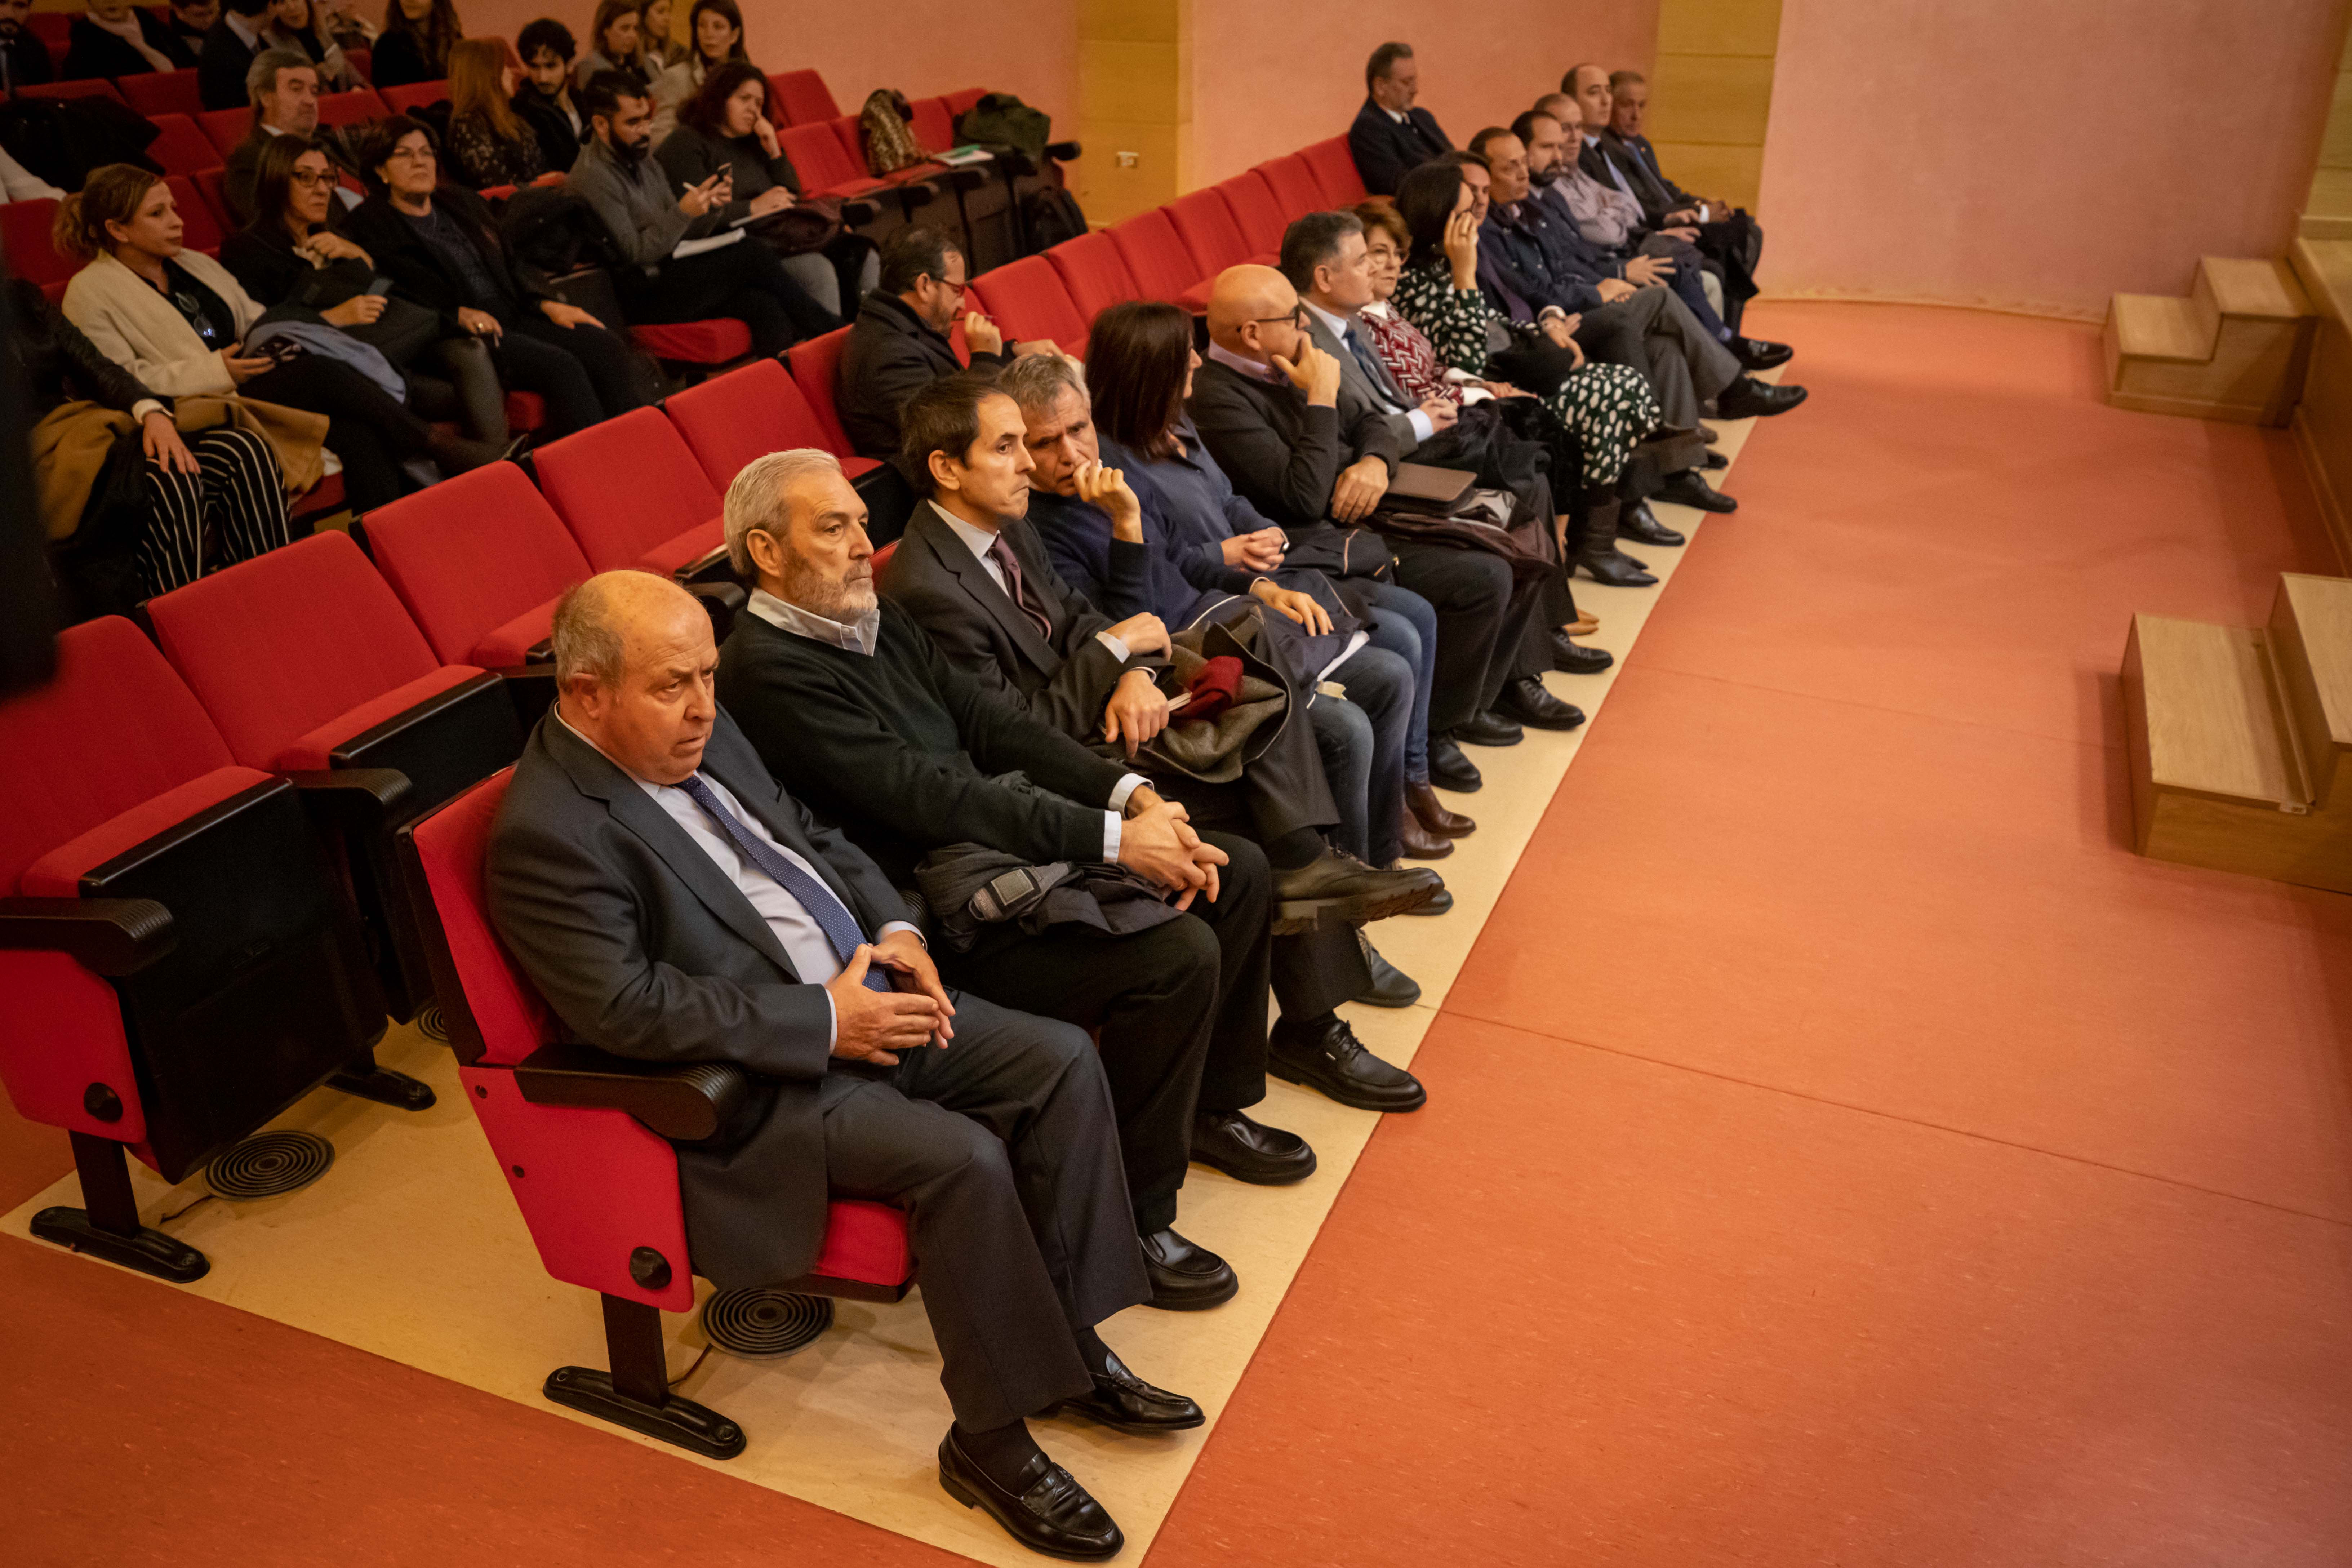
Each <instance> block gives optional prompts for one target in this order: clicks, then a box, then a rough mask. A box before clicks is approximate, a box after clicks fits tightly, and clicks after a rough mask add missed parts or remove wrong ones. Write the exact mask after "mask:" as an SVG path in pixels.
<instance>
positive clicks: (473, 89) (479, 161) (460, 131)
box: [448, 38, 547, 191]
mask: <svg viewBox="0 0 2352 1568" xmlns="http://www.w3.org/2000/svg"><path fill="white" fill-rule="evenodd" d="M521 79H522V73H520V71H518V70H516V69H515V68H514V67H513V66H511V65H509V64H508V63H507V48H506V46H505V45H504V44H502V43H500V42H499V40H498V39H496V38H460V39H459V40H457V44H456V45H455V47H452V48H451V49H450V50H449V149H448V150H449V168H450V171H451V172H452V173H453V174H456V175H457V178H458V179H459V180H460V181H462V182H464V183H465V184H468V185H471V186H472V187H473V188H474V189H476V190H478V191H487V190H488V189H489V188H491V187H492V186H493V185H527V184H530V183H531V182H532V181H533V180H536V179H537V178H539V177H540V175H541V174H545V173H546V172H547V164H546V163H545V161H544V160H543V159H541V156H540V153H539V137H538V136H537V135H536V134H534V133H533V132H532V131H531V128H530V126H528V125H525V124H524V123H523V121H522V116H521V115H520V114H517V113H516V112H515V110H514V102H513V99H514V89H515V88H516V87H517V86H518V85H519V84H520V81H521Z"/></svg>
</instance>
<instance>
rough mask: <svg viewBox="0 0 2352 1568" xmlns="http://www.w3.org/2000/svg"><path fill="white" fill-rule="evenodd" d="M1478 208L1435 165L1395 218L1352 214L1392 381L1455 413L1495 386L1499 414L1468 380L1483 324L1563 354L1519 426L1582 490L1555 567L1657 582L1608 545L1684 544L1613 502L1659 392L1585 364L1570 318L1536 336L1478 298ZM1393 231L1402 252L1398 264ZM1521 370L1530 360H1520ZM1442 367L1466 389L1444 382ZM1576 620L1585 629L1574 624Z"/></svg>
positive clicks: (1406, 189)
mask: <svg viewBox="0 0 2352 1568" xmlns="http://www.w3.org/2000/svg"><path fill="white" fill-rule="evenodd" d="M1367 205H1368V206H1369V205H1370V204H1367ZM1476 205H1477V193H1476V192H1475V191H1474V190H1472V189H1471V188H1470V185H1469V183H1468V182H1467V181H1465V179H1464V178H1463V177H1462V167H1461V165H1460V164H1458V163H1424V164H1423V165H1422V166H1421V167H1420V168H1418V169H1415V170H1413V171H1412V173H1410V174H1407V175H1406V176H1405V177H1404V182H1403V184H1402V185H1401V186H1400V187H1399V189H1398V191H1397V200H1396V212H1395V214H1394V215H1393V217H1392V218H1389V217H1379V218H1375V217H1373V216H1368V215H1367V214H1365V213H1363V212H1361V211H1360V212H1359V214H1358V216H1360V217H1363V218H1364V220H1365V238H1366V242H1367V246H1368V248H1369V250H1370V254H1371V258H1372V293H1373V298H1374V300H1376V301H1383V300H1384V301H1385V302H1386V303H1387V304H1388V305H1389V306H1390V311H1389V312H1387V313H1386V315H1387V319H1386V320H1382V321H1374V320H1373V319H1372V312H1371V311H1367V312H1365V318H1366V321H1367V324H1368V325H1369V326H1370V330H1371V333H1372V340H1373V343H1374V346H1375V347H1377V348H1378V349H1379V350H1380V353H1381V361H1382V362H1383V363H1386V364H1387V365H1388V367H1389V370H1390V372H1391V374H1394V375H1396V376H1397V377H1398V379H1399V381H1400V383H1401V384H1404V385H1405V386H1406V387H1407V388H1408V389H1409V390H1412V391H1413V392H1414V393H1415V395H1419V396H1436V397H1443V398H1445V399H1446V400H1447V401H1449V402H1453V403H1455V404H1457V405H1458V404H1459V403H1460V402H1461V401H1462V398H1463V394H1464V386H1465V384H1458V383H1456V382H1454V381H1453V380H1450V379H1448V378H1447V376H1446V375H1445V374H1444V373H1445V370H1446V369H1447V368H1448V367H1451V368H1452V369H1453V370H1455V371H1458V372H1460V373H1461V374H1463V375H1464V376H1465V377H1469V378H1473V379H1472V381H1471V382H1469V383H1467V384H1477V385H1481V386H1483V387H1484V388H1485V389H1486V390H1488V391H1489V392H1492V391H1493V389H1494V388H1495V387H1496V385H1501V386H1502V390H1501V391H1500V393H1498V394H1496V395H1497V396H1498V397H1499V398H1500V399H1501V400H1502V401H1503V403H1504V405H1506V406H1507V405H1509V404H1510V403H1511V402H1512V401H1514V400H1515V397H1514V395H1516V394H1517V391H1518V389H1517V388H1516V387H1512V386H1508V385H1506V384H1495V383H1478V382H1476V381H1475V378H1477V377H1480V376H1483V375H1484V374H1486V359H1487V353H1488V350H1487V336H1488V333H1487V329H1488V328H1489V326H1491V325H1499V326H1501V327H1503V328H1504V329H1506V330H1507V331H1509V332H1510V333H1511V335H1512V336H1513V337H1514V338H1515V339H1517V340H1519V341H1521V342H1525V343H1527V344H1528V345H1529V346H1533V345H1534V344H1535V343H1536V342H1538V341H1540V342H1543V343H1544V344H1545V345H1547V346H1549V347H1550V348H1552V349H1554V350H1557V351H1559V352H1560V353H1563V354H1564V355H1566V356H1567V359H1568V363H1567V364H1566V365H1565V366H1564V367H1563V368H1564V370H1565V374H1560V375H1559V376H1558V377H1557V378H1556V379H1555V380H1554V382H1553V384H1551V385H1549V386H1544V385H1538V386H1537V387H1535V388H1533V389H1531V390H1532V391H1533V393H1534V395H1535V399H1536V400H1537V402H1538V410H1539V412H1540V418H1538V419H1537V420H1536V421H1535V422H1533V423H1530V424H1528V425H1526V426H1525V427H1524V428H1522V430H1521V433H1522V434H1524V435H1526V436H1528V437H1529V438H1531V439H1535V440H1540V441H1544V442H1545V443H1546V444H1547V445H1548V446H1549V447H1551V448H1552V450H1553V452H1554V454H1555V455H1554V458H1553V462H1552V467H1553V471H1554V472H1570V471H1576V470H1574V469H1570V468H1564V467H1563V466H1562V459H1563V458H1564V457H1565V456H1566V454H1567V453H1568V452H1569V451H1570V449H1571V448H1572V449H1573V450H1574V451H1575V452H1577V453H1578V454H1580V470H1581V473H1582V478H1583V485H1584V492H1583V495H1582V496H1581V497H1580V504H1579V505H1578V507H1577V508H1576V509H1575V510H1573V511H1572V512H1571V513H1570V516H1571V518H1573V519H1574V520H1575V521H1574V522H1573V523H1572V524H1571V527H1570V530H1569V536H1568V537H1565V538H1563V539H1562V540H1561V542H1560V555H1561V559H1562V561H1563V563H1565V564H1566V566H1567V568H1568V570H1569V572H1570V574H1573V573H1574V572H1575V570H1576V569H1577V567H1579V566H1582V567H1583V568H1584V569H1585V571H1586V572H1587V573H1589V574H1591V576H1592V577H1593V578H1594V580H1596V581H1598V582H1602V583H1612V584H1619V585H1621V586H1629V587H1641V586H1646V585H1647V584H1651V583H1654V582H1656V581H1657V579H1656V578H1655V577H1653V576H1651V575H1650V574H1648V573H1646V572H1644V571H1643V570H1642V569H1641V568H1640V567H1639V566H1638V565H1636V564H1635V563H1633V560H1632V559H1631V558H1630V557H1628V556H1626V555H1625V554H1624V553H1623V552H1621V551H1619V550H1618V549H1617V546H1616V541H1617V538H1618V536H1619V534H1620V533H1621V532H1623V533H1625V534H1626V536H1627V537H1632V538H1637V539H1640V540H1642V541H1643V542H1646V543H1651V544H1660V545H1674V544H1680V543H1681V542H1683V536H1682V535H1681V534H1679V533H1675V532H1674V531H1672V530H1670V529H1668V528H1666V527H1665V526H1664V524H1662V523H1660V522H1658V521H1657V520H1656V519H1655V518H1654V517H1652V516H1651V515H1650V512H1649V508H1648V506H1647V504H1646V503H1644V502H1643V501H1641V500H1638V499H1636V500H1634V503H1633V504H1634V507H1635V508H1636V509H1638V510H1636V512H1635V514H1634V515H1633V516H1630V517H1629V516H1626V515H1625V514H1624V508H1623V506H1622V498H1621V496H1620V494H1619V481H1620V480H1621V479H1622V478H1623V477H1624V475H1625V471H1626V459H1627V458H1630V457H1631V456H1632V455H1633V448H1634V447H1635V446H1636V445H1638V444H1639V443H1640V442H1641V441H1642V439H1643V437H1646V436H1648V435H1649V434H1650V433H1651V432H1652V431H1654V430H1655V429H1656V428H1657V427H1658V426H1659V423H1660V414H1659V410H1658V400H1657V396H1656V395H1655V394H1654V393H1653V392H1652V391H1651V390H1650V384H1649V382H1648V380H1647V379H1646V378H1644V377H1643V374H1641V372H1639V371H1636V370H1633V369H1631V368H1629V367H1628V366H1625V365H1619V364H1589V363H1585V359H1584V351H1583V350H1582V349H1580V348H1579V347H1577V345H1576V340H1575V338H1574V337H1573V336H1571V335H1570V333H1572V332H1573V331H1574V330H1575V323H1574V321H1566V322H1555V323H1553V325H1555V326H1558V327H1559V328H1561V329H1562V330H1561V331H1559V332H1557V333H1556V334H1555V333H1549V332H1543V331H1541V330H1540V329H1538V328H1535V327H1530V326H1528V325H1526V324H1525V323H1522V322H1516V321H1510V320H1509V319H1508V318H1507V317H1505V316H1504V315H1503V314H1502V313H1501V312H1500V311H1498V310H1495V308H1494V307H1493V306H1491V305H1489V304H1488V303H1487V302H1486V295H1485V294H1483V293H1481V292H1480V291H1479V289H1478V224H1477V218H1476V214H1475V210H1474V209H1475V206H1476ZM1391 224H1393V225H1394V226H1391ZM1399 228H1402V231H1403V234H1404V237H1405V238H1406V239H1407V240H1408V241H1409V244H1410V248H1409V249H1408V250H1407V251H1405V253H1404V254H1403V255H1402V256H1400V255H1399V254H1398V251H1399V245H1398V239H1397V234H1398V230H1399ZM1563 340H1565V341H1563ZM1521 363H1528V360H1527V359H1526V358H1525V357H1524V356H1523V358H1522V361H1521ZM1523 374H1524V373H1523ZM1509 412H1510V415H1511V416H1512V417H1513V418H1514V420H1515V421H1527V420H1528V418H1529V415H1528V414H1527V413H1523V412H1521V411H1520V410H1517V409H1510V410H1509ZM1576 624H1577V625H1578V626H1582V625H1583V624H1584V621H1583V619H1582V618H1580V619H1579V621H1578V622H1577V623H1576ZM1597 624H1598V623H1595V625H1597ZM1580 635H1581V634H1580ZM1557 651H1559V655H1560V662H1561V664H1562V667H1563V668H1574V667H1575V665H1577V664H1582V665H1583V666H1585V667H1587V668H1590V669H1594V670H1598V669H1605V668H1608V656H1607V655H1605V654H1601V653H1599V652H1598V650H1594V649H1589V648H1582V647H1578V648H1573V649H1559V650H1557ZM1578 656H1582V657H1581V658H1579V657H1578Z"/></svg>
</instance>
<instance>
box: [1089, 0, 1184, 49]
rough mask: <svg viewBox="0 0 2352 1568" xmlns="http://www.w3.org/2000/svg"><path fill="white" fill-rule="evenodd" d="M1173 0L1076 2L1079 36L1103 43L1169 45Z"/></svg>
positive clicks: (1173, 31)
mask: <svg viewBox="0 0 2352 1568" xmlns="http://www.w3.org/2000/svg"><path fill="white" fill-rule="evenodd" d="M1177 15H1178V6H1177V4H1176V0H1078V37H1080V38H1093V39H1097V40H1099V41H1102V42H1106V43H1118V44H1172V43H1174V42H1175V41H1176V37H1177V32H1178V27H1177Z"/></svg>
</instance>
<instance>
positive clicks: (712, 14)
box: [638, 0, 751, 147]
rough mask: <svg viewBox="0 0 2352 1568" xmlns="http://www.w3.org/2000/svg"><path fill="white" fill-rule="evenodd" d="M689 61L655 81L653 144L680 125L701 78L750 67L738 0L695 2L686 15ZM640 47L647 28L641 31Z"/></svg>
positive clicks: (696, 0) (687, 57) (639, 30)
mask: <svg viewBox="0 0 2352 1568" xmlns="http://www.w3.org/2000/svg"><path fill="white" fill-rule="evenodd" d="M686 22H687V26H686V37H687V44H686V58H683V59H681V60H678V61H677V62H675V63H674V64H672V65H671V66H669V68H667V69H666V70H664V71H663V72H662V73H661V74H660V75H659V76H656V78H654V86H653V104H654V126H653V139H654V145H656V146H657V147H658V146H659V145H661V142H662V139H663V138H664V137H666V136H667V135H668V134H669V133H670V132H671V130H672V129H674V128H675V127H676V126H677V111H678V109H679V108H680V106H682V105H683V104H684V103H685V102H686V100H688V99H689V98H692V97H693V96H694V94H695V89H698V88H699V87H701V85H702V79H703V78H705V77H707V76H709V74H710V73H711V72H712V71H714V70H716V69H718V68H719V67H720V66H723V65H730V64H748V63H749V62H750V60H751V56H750V55H749V54H748V53H746V52H745V51H744V48H743V13H742V11H741V10H740V9H739V8H738V7H737V5H736V4H735V0H694V9H693V10H691V11H689V12H688V13H687V18H686ZM638 37H639V42H640V47H642V44H643V39H644V29H643V27H642V26H640V28H639V29H638Z"/></svg>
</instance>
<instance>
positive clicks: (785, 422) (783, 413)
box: [662, 359, 876, 497]
mask: <svg viewBox="0 0 2352 1568" xmlns="http://www.w3.org/2000/svg"><path fill="white" fill-rule="evenodd" d="M662 412H663V413H665V414H667V415H668V416H669V422H670V423H671V424H672V425H675V426H677V433H678V434H679V435H680V436H681V437H685V440H686V444H687V447H688V449H689V450H690V451H692V452H693V453H694V458H695V461H697V462H698V463H700V464H701V465H702V471H703V472H704V473H705V474H706V475H708V476H709V479H710V486H711V489H714V490H717V491H718V492H719V494H720V495H721V496H722V497H723V496H724V495H725V494H726V490H727V487H728V486H729V485H731V484H733V483H734V482H735V476H736V475H737V474H739V473H741V472H742V471H743V465H744V464H746V463H748V462H750V461H751V459H752V458H758V457H764V456H765V455H767V454H768V453H770V452H785V451H790V450H792V449H793V448H794V447H816V448H818V449H819V450H822V451H829V452H834V455H835V457H840V458H841V468H842V471H843V472H844V473H845V474H847V475H848V476H849V477H850V478H851V479H856V478H857V477H858V476H859V475H860V474H863V473H866V472H867V471H868V470H869V469H871V468H874V467H876V464H875V461H874V459H873V458H853V457H842V455H841V454H840V453H839V452H837V451H835V448H834V445H833V442H834V437H833V436H832V435H831V434H830V433H828V432H827V431H826V429H825V427H824V421H823V420H821V419H819V418H818V417H817V415H816V410H814V409H813V408H811V407H810V406H809V403H808V399H807V398H806V397H804V396H803V395H802V394H801V389H800V386H799V384H797V383H795V382H794V381H793V378H792V374H791V373H790V372H789V371H787V370H785V369H784V367H783V366H782V364H780V363H777V362H776V361H774V360H772V359H763V360H757V361H754V362H753V363H750V364H747V365H745V366H744V367H743V368H742V369H740V370H731V371H729V372H728V373H727V374H725V375H714V376H712V377H711V378H710V379H709V381H706V382H704V383H703V384H701V385H700V386H690V387H688V388H687V389H686V390H685V391H684V392H678V393H673V394H671V395H670V396H669V397H668V398H667V400H666V401H665V402H664V403H663V404H662Z"/></svg>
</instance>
